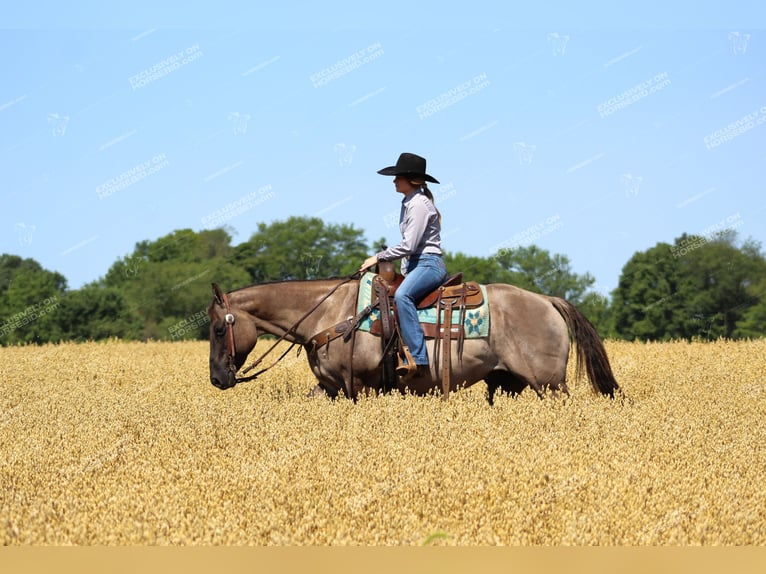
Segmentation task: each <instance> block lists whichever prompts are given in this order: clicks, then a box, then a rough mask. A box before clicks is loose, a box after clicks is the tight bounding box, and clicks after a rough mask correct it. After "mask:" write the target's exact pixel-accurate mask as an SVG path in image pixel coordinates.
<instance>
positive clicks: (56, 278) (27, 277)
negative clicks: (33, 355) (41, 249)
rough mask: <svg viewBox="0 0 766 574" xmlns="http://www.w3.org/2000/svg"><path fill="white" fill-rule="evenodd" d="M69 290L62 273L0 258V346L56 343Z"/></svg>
mask: <svg viewBox="0 0 766 574" xmlns="http://www.w3.org/2000/svg"><path fill="white" fill-rule="evenodd" d="M65 289H66V279H65V278H64V276H63V275H61V273H58V272H55V271H48V270H47V269H43V267H42V266H41V265H40V264H39V263H38V262H37V261H35V260H34V259H22V258H21V257H19V256H17V255H9V254H3V255H0V343H2V344H9V343H11V344H13V343H45V342H49V341H57V340H59V338H60V337H61V331H60V329H59V326H58V323H57V311H58V308H59V305H60V304H61V299H62V296H63V294H64V291H65Z"/></svg>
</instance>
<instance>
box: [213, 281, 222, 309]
mask: <svg viewBox="0 0 766 574" xmlns="http://www.w3.org/2000/svg"><path fill="white" fill-rule="evenodd" d="M213 297H215V302H216V303H218V304H219V305H223V291H221V288H220V287H219V286H218V283H213Z"/></svg>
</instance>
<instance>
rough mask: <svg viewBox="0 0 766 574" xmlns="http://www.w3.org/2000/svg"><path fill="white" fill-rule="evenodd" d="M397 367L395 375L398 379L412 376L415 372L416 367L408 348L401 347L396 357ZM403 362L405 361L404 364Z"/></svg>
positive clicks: (405, 346)
mask: <svg viewBox="0 0 766 574" xmlns="http://www.w3.org/2000/svg"><path fill="white" fill-rule="evenodd" d="M402 353H403V354H404V360H402ZM396 359H397V363H398V364H397V365H396V374H397V375H398V376H400V377H407V376H412V373H414V372H415V371H417V369H418V366H417V365H416V364H415V359H413V358H412V353H410V348H409V347H408V346H407V345H402V348H401V353H399V354H397V355H396ZM405 361H407V362H406V363H405Z"/></svg>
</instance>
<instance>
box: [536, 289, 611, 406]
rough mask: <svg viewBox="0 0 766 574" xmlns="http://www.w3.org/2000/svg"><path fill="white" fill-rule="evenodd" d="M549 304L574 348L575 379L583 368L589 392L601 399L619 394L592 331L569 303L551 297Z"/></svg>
mask: <svg viewBox="0 0 766 574" xmlns="http://www.w3.org/2000/svg"><path fill="white" fill-rule="evenodd" d="M550 300H551V303H552V304H553V307H554V308H555V309H556V311H558V312H559V314H560V315H561V316H562V317H563V318H564V321H565V322H566V324H567V329H569V340H570V341H571V342H574V343H575V345H576V353H577V365H576V370H577V376H578V377H579V376H581V374H582V370H583V366H584V367H585V372H586V373H587V375H588V380H589V381H590V384H591V386H592V387H593V389H594V390H596V391H598V392H600V393H601V394H602V395H606V396H609V397H612V398H614V392H615V391H619V390H620V385H618V384H617V381H616V380H615V378H614V374H613V373H612V367H611V365H610V364H609V358H608V357H607V355H606V349H605V348H604V343H603V342H602V341H601V337H599V336H598V333H597V332H596V328H595V327H594V326H593V324H592V323H591V322H590V321H588V318H587V317H586V316H585V315H583V314H582V313H581V312H580V310H579V309H577V307H575V306H574V305H572V304H571V303H570V302H569V301H566V300H564V299H560V298H558V297H551V298H550Z"/></svg>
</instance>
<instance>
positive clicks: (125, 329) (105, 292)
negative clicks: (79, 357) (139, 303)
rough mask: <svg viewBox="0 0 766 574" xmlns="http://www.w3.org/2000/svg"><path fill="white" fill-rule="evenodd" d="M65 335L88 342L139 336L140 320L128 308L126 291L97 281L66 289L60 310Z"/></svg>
mask: <svg viewBox="0 0 766 574" xmlns="http://www.w3.org/2000/svg"><path fill="white" fill-rule="evenodd" d="M58 322H59V328H60V329H61V333H62V338H64V339H68V340H71V341H89V340H93V341H96V340H99V339H109V338H113V337H116V338H121V339H139V338H140V337H141V331H142V329H141V321H140V319H139V317H138V315H137V314H136V313H135V311H134V310H132V309H130V308H128V303H127V301H126V298H125V295H124V293H122V291H120V289H118V288H116V287H106V286H103V285H99V284H98V283H91V284H89V285H85V286H84V287H82V288H81V289H77V290H75V291H69V292H67V293H66V294H65V295H64V297H63V299H62V302H61V307H60V309H59V312H58Z"/></svg>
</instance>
